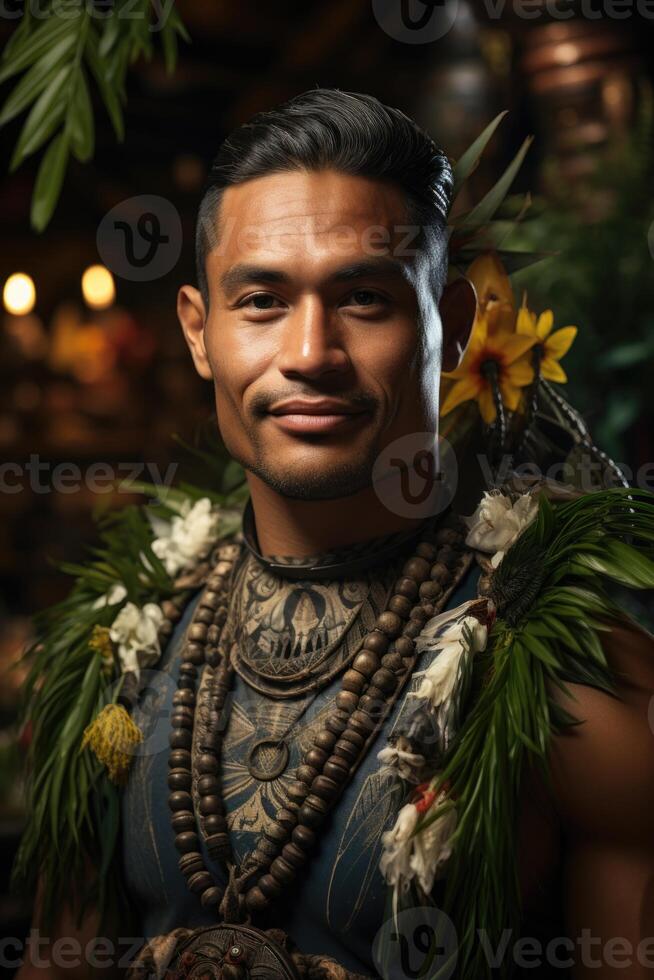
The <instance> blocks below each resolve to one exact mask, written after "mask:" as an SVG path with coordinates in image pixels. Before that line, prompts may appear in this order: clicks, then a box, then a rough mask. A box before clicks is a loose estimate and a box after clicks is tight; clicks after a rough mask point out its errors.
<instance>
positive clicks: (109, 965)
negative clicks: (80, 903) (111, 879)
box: [16, 894, 125, 980]
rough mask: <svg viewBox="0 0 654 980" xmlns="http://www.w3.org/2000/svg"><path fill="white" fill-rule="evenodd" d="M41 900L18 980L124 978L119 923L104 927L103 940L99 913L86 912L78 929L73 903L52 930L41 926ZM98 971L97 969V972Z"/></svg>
mask: <svg viewBox="0 0 654 980" xmlns="http://www.w3.org/2000/svg"><path fill="white" fill-rule="evenodd" d="M39 904H40V899H39V895H38V894H37V898H36V902H35V915H34V922H33V924H32V930H31V932H30V936H31V941H30V942H28V943H27V944H26V945H25V948H24V951H23V954H22V957H21V958H22V961H23V965H22V966H21V968H20V970H19V971H18V974H17V977H16V980H46V978H51V980H89V978H90V977H92V976H96V975H97V976H100V977H103V978H106V980H118V978H120V977H122V976H124V972H125V966H124V964H122V963H121V962H120V961H121V959H122V957H123V954H124V952H125V949H124V948H123V947H121V946H120V943H119V928H118V926H117V924H116V923H114V922H109V923H105V925H104V926H103V927H102V936H101V941H100V942H98V940H99V939H100V928H101V927H100V916H99V914H98V912H97V910H96V909H89V910H88V911H87V912H85V914H84V916H83V918H82V920H81V922H80V924H79V925H78V914H77V909H76V907H75V902H74V900H71V901H70V902H67V903H65V904H64V905H63V906H62V909H61V911H60V912H59V914H58V916H57V920H56V922H55V923H54V924H53V926H52V928H51V929H48V930H44V929H43V927H41V926H39V922H40V914H39V911H38V910H39ZM94 968H97V969H94Z"/></svg>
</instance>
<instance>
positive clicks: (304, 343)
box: [278, 296, 350, 378]
mask: <svg viewBox="0 0 654 980" xmlns="http://www.w3.org/2000/svg"><path fill="white" fill-rule="evenodd" d="M278 365H279V370H280V371H281V372H282V374H285V375H286V374H288V375H292V374H301V375H304V376H305V377H310V378H311V377H313V378H315V377H319V376H320V375H322V374H327V373H329V372H338V373H343V372H345V371H347V370H348V369H349V367H350V358H349V356H348V353H347V351H346V349H345V347H344V339H343V337H342V335H341V331H340V330H339V328H338V325H337V324H336V323H335V322H334V318H333V316H330V311H329V309H328V308H327V307H326V306H325V304H324V303H323V302H322V301H321V300H320V298H318V297H315V296H313V297H308V298H307V299H305V300H303V301H302V302H301V303H298V304H297V305H296V307H295V309H294V310H293V312H292V314H291V315H290V316H289V317H287V318H286V323H285V330H284V335H283V341H282V349H281V352H280V355H279V360H278Z"/></svg>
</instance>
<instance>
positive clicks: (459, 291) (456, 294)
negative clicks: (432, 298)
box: [439, 276, 477, 371]
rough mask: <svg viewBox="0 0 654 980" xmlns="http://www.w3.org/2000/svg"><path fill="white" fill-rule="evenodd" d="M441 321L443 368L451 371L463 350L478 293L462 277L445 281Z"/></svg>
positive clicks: (461, 355) (470, 328) (475, 307)
mask: <svg viewBox="0 0 654 980" xmlns="http://www.w3.org/2000/svg"><path fill="white" fill-rule="evenodd" d="M439 310H440V315H441V321H442V324H443V364H442V367H443V371H454V370H455V369H456V368H457V367H458V366H459V364H460V363H461V358H462V357H463V355H464V353H465V349H466V346H467V344H468V340H469V339H470V333H471V331H472V325H473V323H474V322H475V315H476V313H477V294H476V293H475V287H474V286H473V285H472V283H471V282H470V280H469V279H466V278H465V276H461V277H460V278H459V279H455V280H454V281H453V282H450V283H448V284H447V286H446V287H445V289H444V290H443V295H442V296H441V301H440V306H439Z"/></svg>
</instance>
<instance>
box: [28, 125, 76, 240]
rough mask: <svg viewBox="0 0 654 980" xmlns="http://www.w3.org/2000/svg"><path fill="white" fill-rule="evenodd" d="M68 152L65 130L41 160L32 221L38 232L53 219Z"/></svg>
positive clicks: (67, 139) (33, 202) (35, 187)
mask: <svg viewBox="0 0 654 980" xmlns="http://www.w3.org/2000/svg"><path fill="white" fill-rule="evenodd" d="M68 150H69V137H68V133H67V132H66V131H65V130H64V131H63V132H61V133H60V134H59V135H58V136H57V137H56V139H54V140H53V141H52V143H51V144H50V146H49V147H48V149H47V151H46V153H45V155H44V157H43V159H42V160H41V164H40V166H39V171H38V173H37V175H36V183H35V185H34V195H33V197H32V211H31V221H32V225H33V227H34V228H35V229H36V231H43V229H44V228H45V226H46V225H47V223H48V221H49V220H50V218H51V217H52V212H53V211H54V209H55V204H56V203H57V199H58V197H59V192H60V191H61V186H62V184H63V181H64V174H65V172H66V163H67V160H68Z"/></svg>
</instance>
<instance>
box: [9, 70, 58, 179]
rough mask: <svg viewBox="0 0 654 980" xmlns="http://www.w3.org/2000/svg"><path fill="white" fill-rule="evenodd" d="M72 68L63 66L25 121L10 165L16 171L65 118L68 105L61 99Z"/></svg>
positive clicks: (11, 169)
mask: <svg viewBox="0 0 654 980" xmlns="http://www.w3.org/2000/svg"><path fill="white" fill-rule="evenodd" d="M70 72H71V66H70V65H62V67H61V68H60V69H59V71H58V72H57V74H56V75H55V77H54V79H53V80H52V82H51V83H50V85H49V86H48V88H47V89H46V90H45V92H42V93H41V95H40V96H39V98H38V99H37V101H36V102H35V104H34V106H33V107H32V110H31V112H30V114H29V115H28V117H27V120H26V121H25V124H24V126H23V129H22V130H21V134H20V136H19V138H18V143H17V144H16V148H15V150H14V152H13V155H12V158H11V162H10V164H9V169H10V171H12V172H13V171H14V170H15V169H16V167H18V166H19V165H20V164H21V163H22V162H23V160H24V159H25V158H26V157H28V156H30V154H32V153H35V152H36V150H38V149H39V147H41V146H43V144H44V143H45V142H46V140H48V139H49V138H50V136H52V134H53V133H54V132H55V130H56V129H57V128H58V127H59V125H60V123H61V122H62V120H63V118H64V114H65V111H66V105H65V103H64V101H63V100H62V99H61V98H60V96H61V95H62V93H63V91H64V88H65V87H66V85H67V83H68V80H69V78H70Z"/></svg>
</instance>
